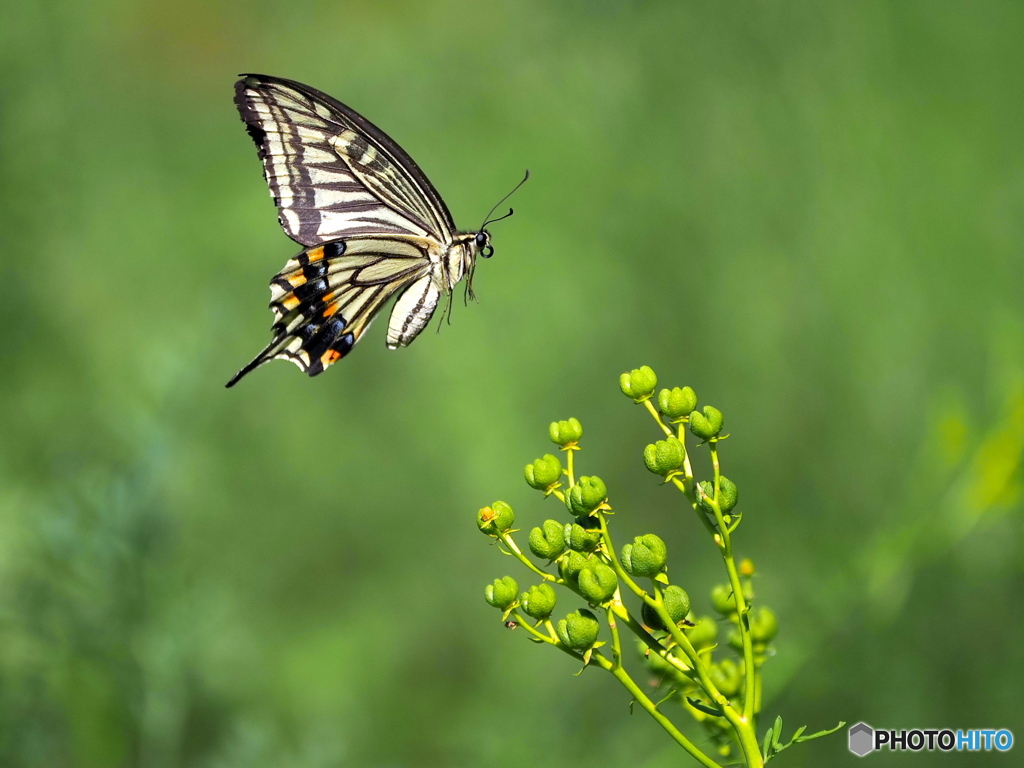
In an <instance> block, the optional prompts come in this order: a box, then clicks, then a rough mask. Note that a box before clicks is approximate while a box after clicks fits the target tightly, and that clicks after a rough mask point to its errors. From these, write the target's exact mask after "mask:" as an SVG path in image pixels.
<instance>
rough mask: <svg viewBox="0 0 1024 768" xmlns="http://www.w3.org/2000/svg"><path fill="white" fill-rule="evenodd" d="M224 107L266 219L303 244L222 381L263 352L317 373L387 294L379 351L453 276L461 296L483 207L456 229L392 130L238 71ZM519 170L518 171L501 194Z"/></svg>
mask: <svg viewBox="0 0 1024 768" xmlns="http://www.w3.org/2000/svg"><path fill="white" fill-rule="evenodd" d="M235 106H236V107H237V108H238V112H239V114H240V115H241V117H242V120H243V121H244V123H245V127H246V130H247V131H248V133H249V135H250V136H251V137H252V139H253V141H254V142H255V143H256V148H257V150H258V152H259V156H260V159H261V160H262V161H263V171H264V175H265V177H266V180H267V184H268V185H269V186H270V194H271V196H272V197H273V198H274V203H275V204H276V205H277V208H278V217H277V220H278V222H280V224H281V227H282V228H283V229H284V231H285V234H287V235H288V236H289V237H290V238H292V239H293V240H295V241H296V242H297V243H299V244H300V245H302V246H303V251H302V252H301V253H299V254H298V255H297V256H295V257H293V258H292V259H290V260H289V261H288V263H287V264H285V266H284V269H282V270H281V271H280V272H279V273H278V274H277V275H276V276H275V277H274V278H273V280H271V282H270V292H271V301H270V309H271V310H272V311H273V313H274V324H273V326H272V327H271V331H272V333H273V336H274V337H273V340H272V341H271V342H270V344H268V345H267V346H266V348H265V349H264V350H263V351H262V352H260V353H259V354H258V355H256V357H255V358H254V359H253V360H252V362H251V363H249V364H248V365H246V366H245V367H244V368H242V370H240V371H239V372H238V373H237V374H235V376H234V377H233V378H232V379H231V381H229V382H228V383H227V386H229V387H231V386H234V385H235V384H236V383H238V381H239V380H240V379H241V378H242V377H243V376H245V375H246V374H247V373H249V372H250V371H252V370H255V369H256V368H258V367H259V366H261V365H263V364H264V363H266V362H269V361H270V360H275V359H284V360H291V361H292V362H293V363H295V364H296V365H297V366H299V368H300V369H301V370H303V371H304V372H305V373H307V374H308V375H310V376H316V375H317V374H320V373H323V372H324V371H325V370H326V369H327V368H328V367H329V366H330V365H332V364H334V363H336V362H337V361H338V360H340V359H341V358H343V357H345V355H347V354H348V353H349V352H351V351H352V348H353V347H354V346H355V345H356V343H357V342H358V341H359V339H360V338H361V337H362V335H363V333H364V332H365V331H366V329H367V327H368V326H369V325H370V322H371V321H372V320H373V318H374V316H375V315H376V314H377V313H378V312H379V311H380V310H381V308H382V307H383V306H384V304H385V303H386V302H387V301H388V299H390V298H391V297H393V296H395V295H397V296H398V299H397V301H396V302H395V305H394V308H393V309H392V312H391V318H390V320H389V321H388V331H387V346H388V348H389V349H397V348H398V347H404V346H407V345H409V344H411V343H412V341H413V340H414V339H415V338H416V336H417V335H418V334H419V333H420V331H422V330H423V328H424V327H426V325H427V323H428V322H429V321H430V318H431V317H432V316H433V314H434V310H435V309H437V305H438V301H439V299H440V297H441V296H442V295H447V296H448V297H449V300H450V298H451V292H452V291H453V289H454V288H455V286H456V285H457V284H458V283H459V281H461V280H462V279H463V278H466V290H467V298H468V297H471V296H472V279H473V271H474V269H475V266H476V259H477V257H478V256H480V257H483V258H490V256H491V255H492V254H493V253H494V248H493V247H492V246H491V236H490V234H489V233H488V231H487V229H486V227H487V225H488V224H491V223H493V222H494V221H498V220H499V219H493V220H491V219H489V217H490V214H488V216H487V217H485V221H484V224H483V225H481V227H480V229H479V230H477V231H475V232H460V231H458V230H457V229H456V227H455V222H454V221H453V220H452V215H451V213H450V212H449V211H448V207H447V206H446V205H445V202H444V200H442V199H441V196H440V195H439V194H438V192H437V190H436V189H434V186H433V185H432V184H431V183H430V181H428V180H427V177H426V176H425V175H424V173H423V171H421V170H420V168H419V166H417V165H416V162H415V161H414V160H413V159H412V158H411V157H409V155H408V154H406V153H405V151H404V150H403V149H402V148H401V147H400V146H398V144H397V143H396V142H395V141H394V140H393V139H391V138H390V137H389V136H388V135H387V134H385V133H384V132H383V131H382V130H380V129H379V128H378V127H377V126H375V125H373V123H371V122H370V121H369V120H367V119H366V118H365V117H363V116H362V115H360V114H359V113H357V112H356V111H355V110H353V109H351V108H350V107H347V106H345V105H344V104H342V103H341V102H340V101H338V100H336V99H333V98H331V97H330V96H328V95H326V94H324V93H321V92H320V91H318V90H316V89H314V88H310V87H309V86H308V85H303V84H302V83H297V82H295V81H292V80H285V79H283V78H278V77H269V76H267V75H243V76H242V79H241V80H239V81H238V82H237V83H236V84H235ZM527 178H529V171H527V174H526V177H524V179H523V181H521V182H520V183H519V185H517V186H516V188H515V189H513V190H512V192H515V190H516V189H518V188H519V186H521V185H522V184H523V182H525V181H526V179H527ZM512 192H510V193H509V194H508V195H506V196H505V197H504V198H502V201H501V202H504V200H506V199H508V197H509V195H511V194H512ZM501 202H499V203H498V205H500V204H501ZM498 205H495V206H494V208H492V209H491V213H493V212H494V210H495V209H496V208H497V207H498ZM511 214H512V211H511V210H510V211H509V213H508V214H507V215H511ZM501 218H506V217H505V216H503V217H501Z"/></svg>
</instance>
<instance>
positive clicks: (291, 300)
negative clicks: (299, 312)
mask: <svg viewBox="0 0 1024 768" xmlns="http://www.w3.org/2000/svg"><path fill="white" fill-rule="evenodd" d="M281 305H282V306H283V307H284V308H285V309H287V310H289V311H291V310H293V309H295V308H296V307H297V306H299V300H298V299H297V298H295V295H294V294H291V293H290V294H288V296H287V297H286V298H285V300H284V301H282V302H281Z"/></svg>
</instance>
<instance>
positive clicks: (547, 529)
mask: <svg viewBox="0 0 1024 768" xmlns="http://www.w3.org/2000/svg"><path fill="white" fill-rule="evenodd" d="M530 551H531V552H533V554H535V555H536V556H537V557H542V558H544V559H545V560H554V559H556V558H557V557H558V556H559V555H561V554H562V553H563V552H565V533H564V528H563V526H562V524H561V523H560V522H558V521H557V520H545V521H544V523H543V525H542V526H541V527H540V528H534V529H533V530H532V531H530Z"/></svg>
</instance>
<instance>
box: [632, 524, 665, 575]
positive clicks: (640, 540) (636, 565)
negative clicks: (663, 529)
mask: <svg viewBox="0 0 1024 768" xmlns="http://www.w3.org/2000/svg"><path fill="white" fill-rule="evenodd" d="M666 560H668V547H666V546H665V542H664V541H662V539H661V537H660V536H655V535H654V534H653V533H648V534H645V535H644V536H637V537H636V538H635V539H633V543H632V544H624V545H623V546H622V567H623V568H625V569H626V573H628V574H629V575H630V576H640V577H646V578H652V577H654V576H657V575H658V574H659V573H661V569H662V568H664V567H665V562H666Z"/></svg>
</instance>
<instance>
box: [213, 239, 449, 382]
mask: <svg viewBox="0 0 1024 768" xmlns="http://www.w3.org/2000/svg"><path fill="white" fill-rule="evenodd" d="M424 281H426V282H427V283H428V284H429V283H430V282H431V273H430V260H429V258H428V255H427V253H426V252H425V251H424V250H422V244H421V243H420V242H419V241H417V240H415V239H413V238H404V237H398V236H377V237H353V238H347V239H342V240H336V241H332V242H329V243H325V244H323V245H319V246H316V247H313V248H307V249H306V250H304V251H303V252H302V253H300V254H299V255H298V256H296V257H295V258H293V259H290V260H289V261H288V263H287V264H286V265H285V266H284V269H282V270H281V271H280V272H279V273H278V274H277V275H276V276H275V277H274V279H273V280H271V282H270V291H271V302H270V308H271V310H272V311H273V313H274V324H273V326H272V327H271V330H272V332H273V334H274V339H273V341H271V342H270V344H268V345H267V347H266V348H265V349H264V350H263V351H262V352H260V354H258V355H257V356H256V358H255V359H254V360H253V361H252V362H251V363H249V365H247V366H245V368H243V369H242V370H241V371H239V372H238V373H237V374H236V375H235V377H234V378H232V379H231V381H230V382H228V386H229V387H230V386H233V385H234V384H235V383H236V382H237V381H238V380H239V379H241V378H242V377H243V376H244V375H245V374H247V373H249V372H250V371H252V370H254V369H255V368H258V367H259V366H260V365H262V364H263V363H265V362H268V361H269V360H274V359H284V360H290V361H292V362H293V363H295V364H296V365H297V366H299V368H301V369H302V370H303V371H304V372H305V373H307V374H308V375H310V376H316V375H317V374H319V373H322V372H323V371H324V370H326V369H327V368H328V367H329V366H330V365H331V364H333V363H335V362H337V361H338V360H340V359H341V358H342V357H344V356H345V355H347V354H348V353H349V352H350V351H351V350H352V348H353V347H354V346H355V345H356V343H357V342H358V341H359V339H360V337H361V336H362V335H363V333H364V332H365V331H366V329H367V327H369V325H370V322H371V321H372V320H373V318H374V316H375V315H376V314H377V312H378V311H380V309H381V307H382V306H383V305H384V304H385V302H387V300H388V299H390V298H391V297H392V296H394V295H395V294H397V293H401V292H403V291H405V290H406V289H409V288H410V287H416V286H420V291H421V292H422V286H423V285H424ZM435 290H436V289H435ZM403 302H405V296H403V297H402V298H401V299H400V300H399V304H402V303H403ZM436 303H437V301H436V298H435V299H434V302H433V305H431V306H430V307H429V311H427V307H426V306H425V305H423V306H420V309H419V311H418V313H417V314H416V317H417V322H418V319H419V318H424V315H425V318H424V319H422V323H421V324H420V325H419V327H418V328H415V330H414V332H413V333H412V336H415V334H416V333H418V332H419V330H421V329H422V326H423V325H425V324H426V322H427V320H429V319H430V315H431V314H432V313H433V308H434V306H436ZM397 306H398V305H396V313H397ZM391 323H392V325H394V323H395V319H394V316H393V317H392V321H391ZM412 330H413V328H412V326H409V327H407V328H406V333H405V336H408V334H409V332H410V331H412ZM390 338H391V337H390V334H389V341H390ZM403 338H404V337H403ZM409 340H410V341H411V338H409ZM405 343H408V342H405Z"/></svg>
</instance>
